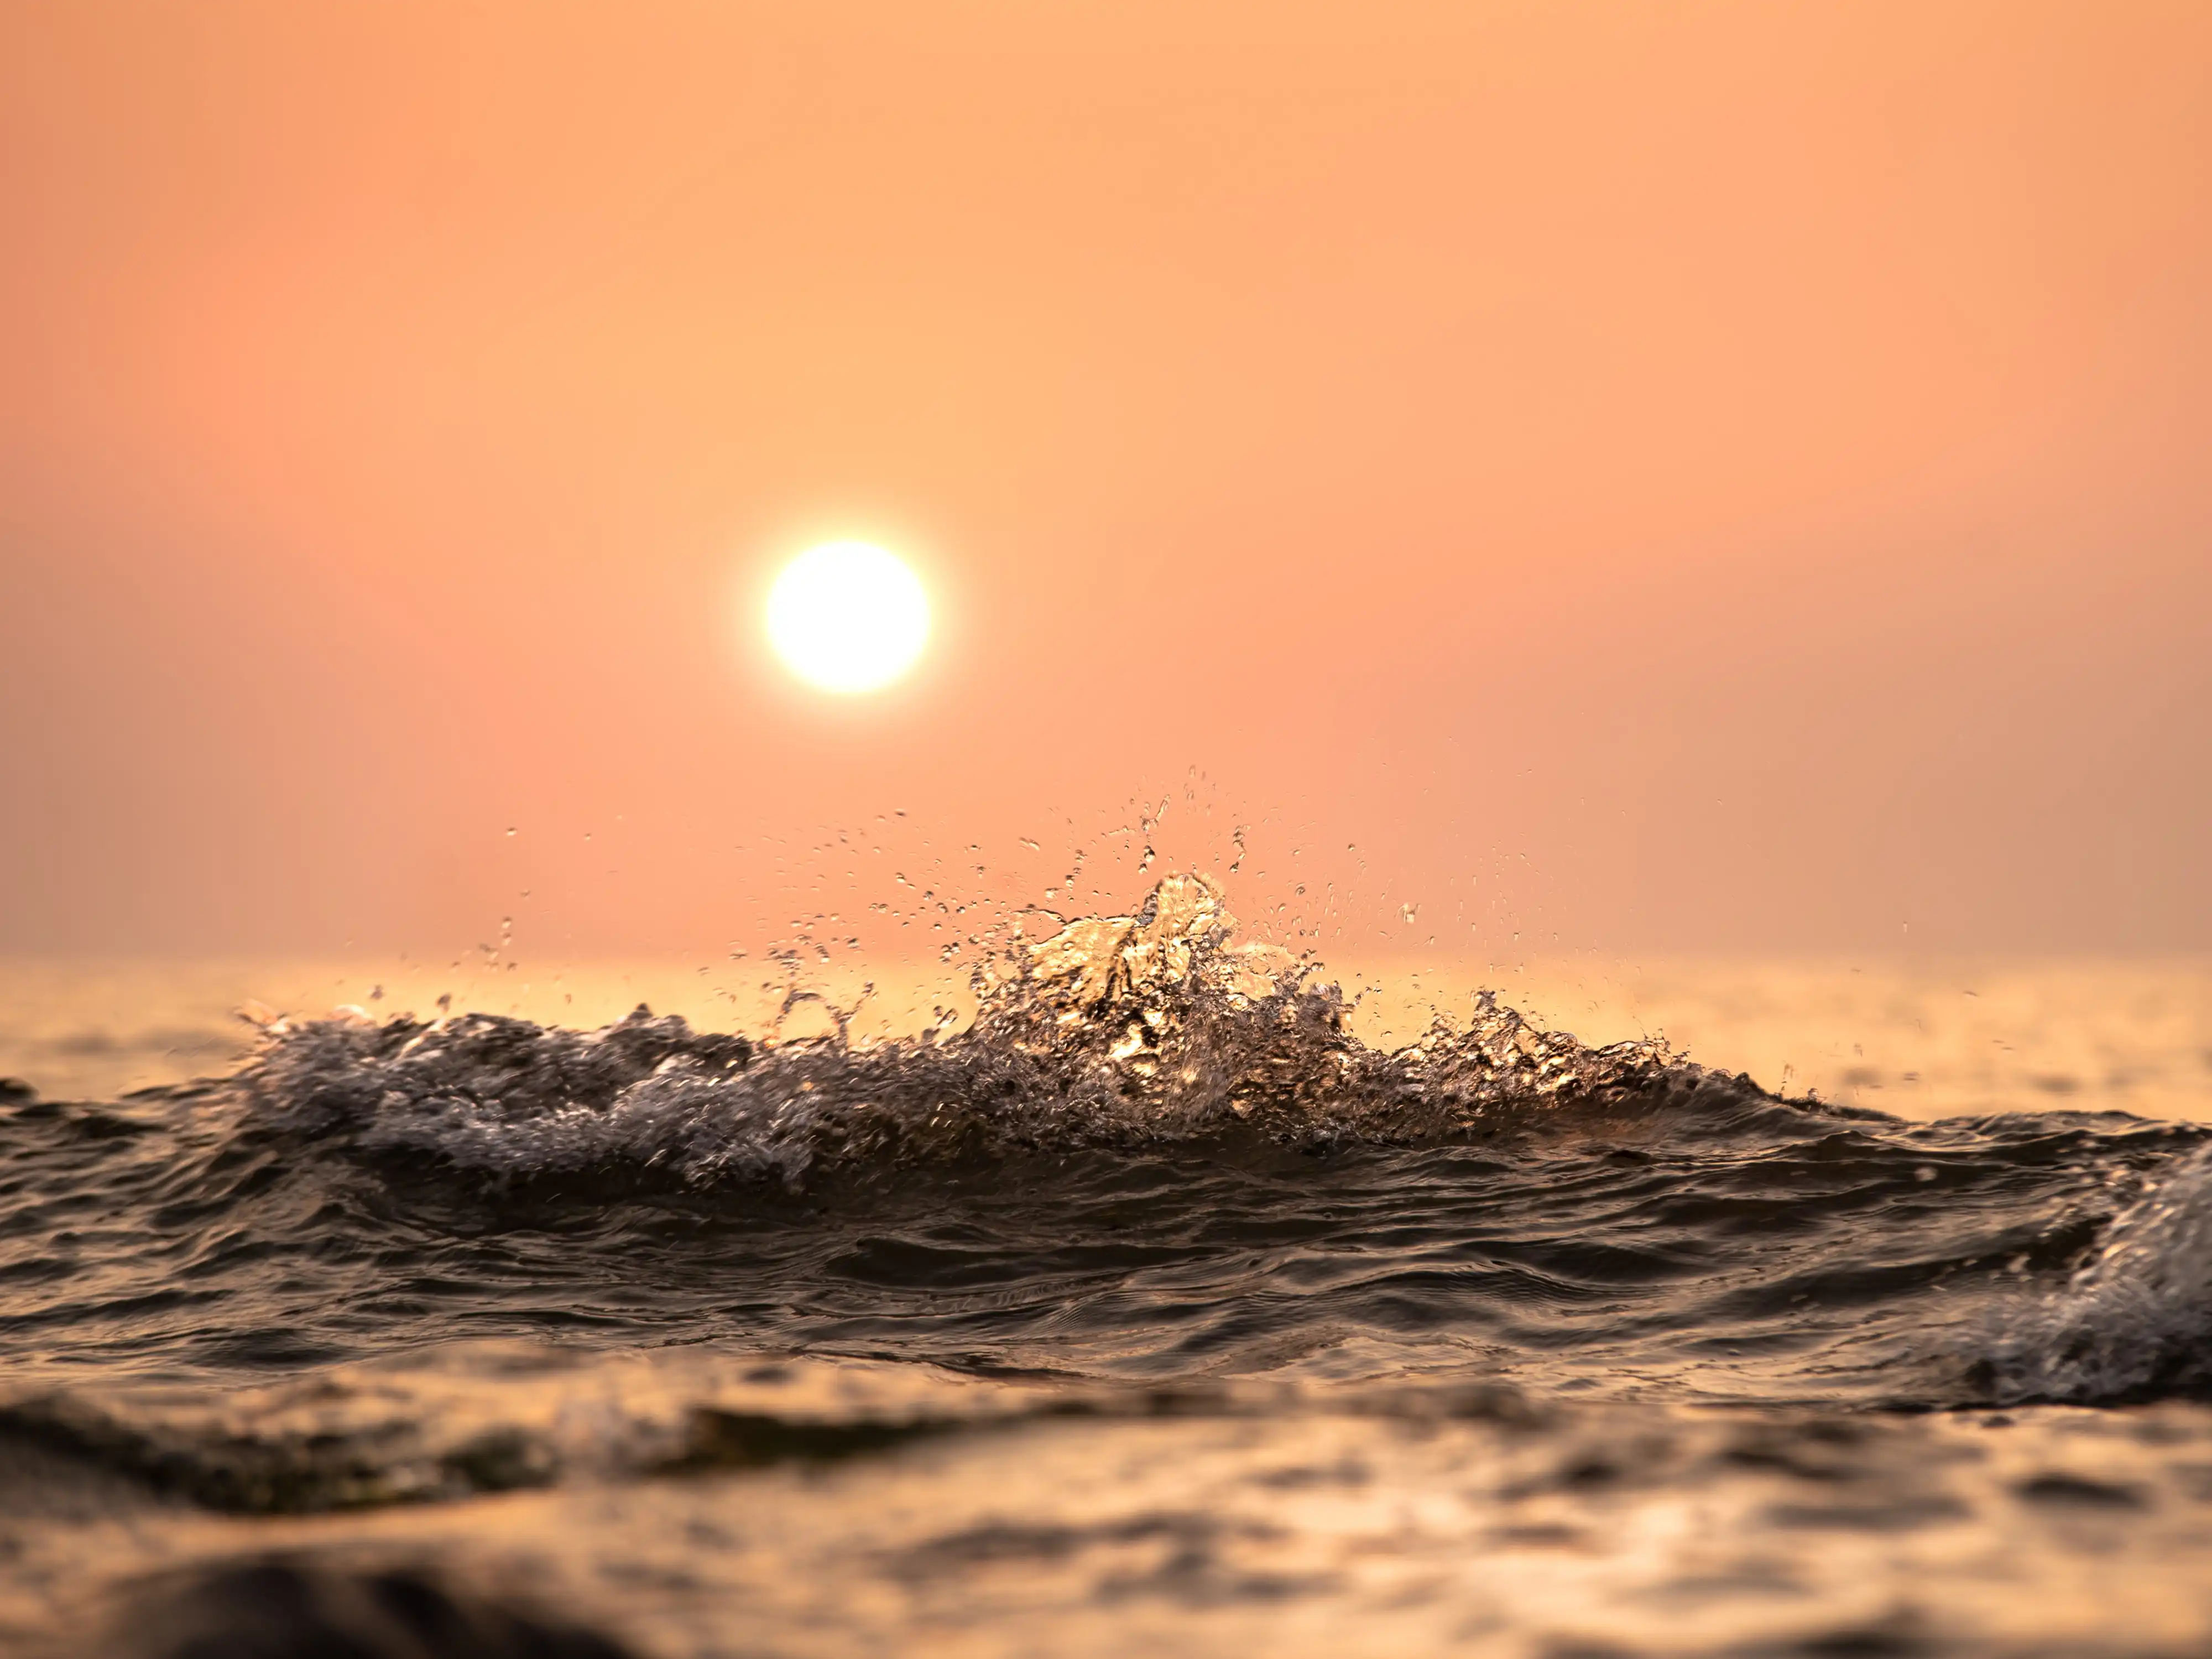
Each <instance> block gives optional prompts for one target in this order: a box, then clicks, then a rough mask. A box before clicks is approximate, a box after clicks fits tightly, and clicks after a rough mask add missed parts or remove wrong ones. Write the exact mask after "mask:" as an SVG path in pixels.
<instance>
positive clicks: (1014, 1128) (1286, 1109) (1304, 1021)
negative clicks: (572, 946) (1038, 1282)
mask: <svg viewBox="0 0 2212 1659" xmlns="http://www.w3.org/2000/svg"><path fill="white" fill-rule="evenodd" d="M975 985H976V988H977V991H978V994H979V996H980V999H981V1000H980V1006H979V1009H978V1012H977V1015H976V1018H975V1021H974V1022H973V1023H972V1024H970V1025H969V1026H968V1027H967V1028H966V1029H965V1030H958V1031H954V1032H951V1033H946V1032H944V1031H942V1030H935V1031H931V1032H928V1033H925V1034H923V1035H922V1036H916V1037H904V1038H896V1039H890V1040H884V1041H880V1042H852V1041H850V1040H848V1037H847V1036H846V1034H845V1032H844V1030H843V1029H842V1025H841V1026H840V1028H839V1030H836V1032H833V1033H832V1034H831V1035H830V1036H826V1037H817V1038H809V1039H805V1040H796V1041H785V1042H778V1041H773V1040H769V1041H761V1042H755V1041H752V1040H750V1039H748V1038H745V1037H743V1036H731V1035H725V1034H717V1033H708V1032H699V1031H695V1030H692V1029H691V1028H690V1026H689V1025H688V1024H686V1023H685V1022H684V1020H683V1019H682V1018H678V1017H675V1016H658V1017H656V1016H654V1015H653V1013H652V1012H650V1011H649V1010H648V1009H647V1008H645V1007H643V1006H641V1007H639V1008H638V1009H637V1010H636V1011H635V1012H633V1013H631V1014H630V1015H629V1016H628V1017H627V1018H623V1019H622V1020H620V1021H617V1023H616V1024H611V1025H609V1026H606V1027H605V1028H603V1029H601V1030H596V1031H575V1030H564V1029H562V1028H559V1027H547V1026H539V1025H537V1024H532V1023H531V1022H529V1021H526V1020H521V1019H515V1018H501V1017H499V1016H495V1015H489V1014H468V1015H463V1016H460V1017H458V1018H447V1019H441V1020H438V1021H435V1022H431V1023H424V1022H419V1021H416V1020H413V1019H410V1018H398V1019H394V1020H392V1021H389V1022H387V1023H385V1024H373V1023H371V1022H368V1021H367V1020H366V1019H362V1018H339V1019H331V1020H321V1021H308V1022H301V1023H295V1022H290V1021H279V1022H276V1023H275V1024H272V1025H270V1028H269V1030H268V1033H267V1036H265V1038H264V1042H263V1044H262V1046H261V1048H259V1049H258V1052H257V1053H256V1054H254V1056H253V1057H252V1059H251V1060H249V1062H248V1063H247V1064H246V1066H244V1067H243V1068H242V1069H241V1070H240V1073H238V1074H237V1076H236V1077H235V1078H234V1079H232V1081H231V1084H230V1085H229V1086H230V1088H231V1089H232V1091H234V1092H235V1093H236V1094H238V1095H240V1097H243V1098H244V1100H245V1101H246V1103H247V1104H248V1106H249V1108H250V1109H251V1110H252V1112H253V1113H254V1114H255V1115H257V1116H258V1117H259V1118H260V1119H262V1120H263V1121H267V1122H270V1123H272V1124H274V1125H276V1126H277V1127H283V1128H287V1129H292V1130H298V1131H305V1132H308V1133H315V1134H331V1133H339V1134H343V1135H346V1136H349V1137H350V1138H351V1139H354V1140H355V1141H356V1143H357V1144H359V1145H361V1146H364V1147H368V1148H374V1149H384V1150H390V1151H400V1152H416V1153H424V1154H429V1155H432V1156H434V1157H435V1158H439V1159H441V1160H443V1161H445V1162H447V1163H449V1164H453V1165H456V1166H459V1167H462V1168H465V1169H470V1170H478V1171H482V1172H484V1173H487V1174H491V1175H495V1176H503V1177H511V1178H528V1177H532V1176H541V1175H552V1174H558V1173H562V1172H568V1171H581V1170H606V1169H611V1168H619V1167H628V1168H629V1169H632V1170H640V1171H651V1172H659V1173H662V1174H664V1175H666V1176H673V1177H675V1178H677V1179H679V1180H681V1181H683V1182H689V1183H695V1184H696V1183H705V1182H714V1181H717V1180H720V1179H725V1178H732V1177H738V1178H760V1177H773V1178H775V1179H779V1180H781V1181H782V1182H785V1183H787V1184H790V1185H793V1186H795V1185H797V1184H799V1182H801V1181H802V1179H803V1178H804V1177H805V1175H806V1174H807V1172H808V1171H809V1170H811V1169H813V1168H815V1167H816V1166H817V1165H818V1164H822V1163H823V1162H824V1161H825V1160H833V1161H835V1160H846V1159H854V1158H860V1159H866V1160H870V1161H873V1160H878V1159H880V1158H884V1157H886V1156H894V1155H896V1156H931V1155H935V1156H945V1155H948V1154H957V1153H958V1152H964V1151H975V1150H985V1151H987V1150H994V1149H1007V1148H1015V1147H1022V1146H1066V1147H1073V1146H1085V1145H1093V1146H1095V1145H1129V1144H1137V1143H1157V1142H1161V1141H1170V1140H1175V1139H1193V1138H1199V1137H1203V1136H1206V1135H1209V1134H1217V1133H1248V1134H1249V1133H1258V1134H1261V1135H1263V1136H1265V1137H1267V1139H1272V1140H1274V1141H1277V1142H1281V1143H1285V1144H1292V1145H1297V1146H1307V1147H1321V1146H1329V1145H1333V1144H1338V1143H1344V1142H1360V1141H1369V1142H1384V1143H1392V1144H1407V1143H1413V1142H1420V1141H1427V1140H1434V1139H1442V1138H1449V1137H1455V1136H1464V1135H1469V1134H1475V1133H1491V1132H1496V1131H1498V1130H1500V1129H1504V1128H1510V1127H1522V1126H1525V1125H1527V1124H1528V1123H1529V1122H1531V1121H1534V1119H1537V1118H1540V1117H1541V1118H1543V1119H1547V1120H1552V1121H1558V1120H1559V1119H1560V1118H1561V1117H1562V1116H1563V1115H1571V1114H1573V1113H1575V1112H1576V1111H1577V1109H1580V1110H1581V1111H1582V1112H1583V1113H1585V1114H1586V1113H1589V1112H1595V1113H1597V1114H1599V1115H1611V1114H1620V1113H1624V1112H1628V1113H1633V1114H1634V1115H1638V1116H1639V1117H1642V1116H1647V1115H1649V1114H1650V1112H1651V1111H1652V1110H1653V1109H1655V1108H1656V1107H1659V1106H1662V1105H1663V1104H1665V1103H1679V1102H1680V1101H1681V1100H1683V1099H1684V1098H1685V1097H1697V1098H1698V1100H1699V1103H1700V1105H1701V1106H1702V1107H1705V1108H1708V1109H1712V1110H1711V1111H1709V1112H1708V1113H1707V1114H1706V1115H1707V1117H1708V1121H1711V1117H1712V1115H1714V1113H1716V1112H1718V1111H1722V1110H1724V1109H1729V1108H1733V1109H1736V1110H1738V1111H1741V1110H1745V1109H1751V1110H1763V1109H1779V1108H1780V1106H1781V1103H1778V1102H1776V1101H1774V1100H1773V1099H1772V1097H1769V1096H1766V1095H1765V1094H1763V1093H1762V1092H1760V1091H1759V1090H1758V1089H1757V1088H1756V1087H1755V1086H1754V1085H1752V1084H1751V1083H1750V1081H1749V1080H1748V1079H1740V1078H1729V1077H1726V1076H1724V1075H1723V1074H1720V1073H1711V1072H1707V1071H1705V1069H1703V1068H1701V1067H1699V1066H1692V1065H1689V1064H1688V1063H1686V1062H1685V1061H1683V1060H1680V1058H1678V1057H1677V1056H1675V1055H1674V1054H1671V1053H1669V1052H1668V1051H1667V1050H1666V1049H1665V1048H1663V1047H1662V1046H1659V1045H1656V1044H1651V1043H1645V1042H1631V1043H1620V1044H1615V1045H1612V1046H1610V1047H1605V1048H1594V1047H1591V1046H1589V1045H1586V1044H1583V1043H1582V1042H1577V1040H1576V1039H1575V1038H1574V1037H1573V1036H1570V1035H1568V1034H1566V1033H1564V1032H1557V1031H1550V1030H1544V1029H1542V1028H1541V1027H1540V1026H1538V1025H1536V1024H1534V1023H1532V1022H1531V1021H1529V1020H1528V1019H1527V1018H1524V1017H1523V1016H1522V1015H1521V1014H1520V1013H1519V1012H1516V1011H1515V1010H1514V1009H1512V1008H1510V1007H1507V1006H1504V1005H1502V1004H1500V1003H1498V1001H1497V1000H1496V999H1495V998H1494V996H1492V995H1489V994H1485V995H1484V996H1483V997H1482V998H1481V999H1480V1001H1479V1003H1478V1005H1477V1006H1476V1007H1475V1009H1474V1013H1473V1016H1472V1018H1471V1019H1470V1020H1469V1021H1468V1023H1467V1024H1464V1025H1453V1024H1448V1023H1447V1022H1445V1021H1444V1020H1443V1018H1441V1017H1439V1018H1438V1019H1437V1021H1436V1022H1435V1023H1434V1024H1432V1025H1431V1029H1430V1030H1429V1031H1428V1032H1427V1033H1426V1034H1425V1036H1424V1037H1423V1039H1422V1040H1421V1041H1420V1042H1416V1043H1414V1044H1413V1045H1410V1046H1408V1047H1405V1048H1397V1049H1393V1050H1387V1051H1386V1050H1381V1049H1376V1048H1370V1047H1369V1046H1367V1045H1366V1044H1364V1043H1362V1042H1360V1041H1359V1040H1358V1038H1357V1037H1356V1036H1354V1035H1352V1032H1351V1031H1350V1030H1347V1028H1346V1015H1347V1013H1348V1012H1350V1010H1349V1005H1348V1004H1347V1002H1346V999H1345V997H1344V994H1343V993H1342V991H1341V989H1340V987H1338V986H1336V985H1335V984H1334V983H1332V982H1329V981H1326V980H1325V979H1323V978H1322V976H1321V975H1320V974H1319V973H1318V972H1317V971H1316V970H1315V969H1314V968H1313V967H1312V966H1311V964H1310V963H1305V962H1302V961H1300V960H1298V959H1297V958H1294V957H1291V955H1290V953H1288V952H1287V951H1283V950H1281V949H1279V947H1275V946H1273V945H1264V944H1257V943H1250V942H1240V941H1239V940H1238V939H1237V921H1236V918H1235V917H1234V916H1233V915H1231V914H1230V912H1229V909H1228V908H1227V906H1226V904H1225V902H1223V898H1222V895H1221V892H1220V890H1219V889H1218V887H1217V886H1215V885H1214V884H1213V883H1212V882H1211V881H1209V880H1208V879H1206V878H1205V877H1203V876H1200V875H1194V874H1186V875H1176V876H1170V877H1169V878H1166V879H1165V880H1164V881H1162V882H1160V883H1159V884H1158V886H1156V887H1155V888H1154V889H1153V890H1152V893H1151V895H1150V896H1148V897H1147V899H1146V902H1145V904H1144V905H1143V906H1142V908H1139V911H1138V912H1137V913H1136V914H1135V915H1129V916H1106V917H1087V918H1084V919H1080V920H1078V921H1073V922H1069V923H1067V924H1066V925H1065V926H1063V927H1060V929H1059V930H1058V931H1057V932H1055V933H1053V934H1052V935H1051V936H1050V937H1048V938H1047V939H1042V940H1041V941H1036V942H1034V943H1027V944H1017V945H1012V946H1011V947H1008V948H1007V949H1006V950H1005V951H1001V952H1000V954H999V955H997V956H996V957H994V958H992V959H991V960H990V961H989V962H988V963H987V964H986V965H985V967H983V968H982V969H979V970H978V972H977V975H976V978H975Z"/></svg>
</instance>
